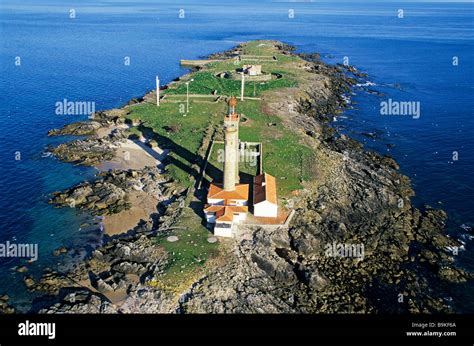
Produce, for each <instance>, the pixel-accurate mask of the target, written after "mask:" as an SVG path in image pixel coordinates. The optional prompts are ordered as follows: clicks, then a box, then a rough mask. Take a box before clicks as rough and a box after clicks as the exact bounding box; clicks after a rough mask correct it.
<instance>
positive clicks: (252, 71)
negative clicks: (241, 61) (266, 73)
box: [243, 65, 262, 76]
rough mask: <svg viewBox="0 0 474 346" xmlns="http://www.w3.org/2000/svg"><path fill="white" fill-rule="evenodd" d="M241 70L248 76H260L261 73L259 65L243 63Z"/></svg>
mask: <svg viewBox="0 0 474 346" xmlns="http://www.w3.org/2000/svg"><path fill="white" fill-rule="evenodd" d="M243 70H244V73H245V74H247V75H249V76H260V75H261V74H262V66H261V65H244V66H243Z"/></svg>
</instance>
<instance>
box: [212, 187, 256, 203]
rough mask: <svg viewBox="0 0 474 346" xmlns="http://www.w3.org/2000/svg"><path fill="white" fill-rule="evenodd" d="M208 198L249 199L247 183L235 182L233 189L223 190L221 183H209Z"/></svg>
mask: <svg viewBox="0 0 474 346" xmlns="http://www.w3.org/2000/svg"><path fill="white" fill-rule="evenodd" d="M207 198H208V199H224V200H230V199H234V200H245V201H248V199H249V185H248V184H237V185H235V190H233V191H225V190H224V189H223V188H222V184H211V186H210V187H209V192H208V193H207Z"/></svg>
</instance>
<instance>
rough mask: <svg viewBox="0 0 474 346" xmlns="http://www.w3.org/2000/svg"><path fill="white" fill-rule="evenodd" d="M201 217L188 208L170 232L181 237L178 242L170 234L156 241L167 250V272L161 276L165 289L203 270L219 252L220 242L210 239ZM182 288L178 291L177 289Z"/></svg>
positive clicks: (160, 283)
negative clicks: (169, 239) (208, 239)
mask: <svg viewBox="0 0 474 346" xmlns="http://www.w3.org/2000/svg"><path fill="white" fill-rule="evenodd" d="M201 222H202V219H201V217H199V216H198V215H196V214H195V213H194V211H193V210H192V209H191V208H186V209H185V210H184V211H183V214H182V216H181V217H180V220H179V222H178V223H177V224H176V225H174V227H180V228H183V229H175V230H173V232H172V233H171V234H169V235H175V236H177V237H178V238H179V240H178V241H176V242H169V241H167V240H166V238H167V237H168V236H169V235H166V236H162V237H158V238H157V239H156V241H157V244H158V245H160V246H162V247H163V248H164V249H165V250H166V251H167V252H168V256H169V257H168V266H167V268H166V269H165V273H164V274H163V275H162V276H161V277H159V278H158V280H159V283H156V284H159V285H160V286H162V287H163V288H165V289H171V290H173V289H176V288H178V287H180V286H181V285H182V284H186V282H187V281H188V280H189V279H190V278H192V277H194V276H196V275H200V274H201V273H202V270H203V269H204V267H205V264H206V262H207V261H208V260H209V259H210V258H214V257H216V256H217V255H218V254H219V250H218V243H214V244H211V243H209V242H208V241H207V238H209V237H210V236H211V234H210V232H209V230H208V229H207V228H205V227H204V226H202V225H201ZM178 291H179V290H178Z"/></svg>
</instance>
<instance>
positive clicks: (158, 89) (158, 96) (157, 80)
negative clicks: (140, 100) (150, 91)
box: [156, 76, 160, 106]
mask: <svg viewBox="0 0 474 346" xmlns="http://www.w3.org/2000/svg"><path fill="white" fill-rule="evenodd" d="M156 105H157V106H159V105H160V78H159V77H158V76H156Z"/></svg>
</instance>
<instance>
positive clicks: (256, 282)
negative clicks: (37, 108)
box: [1, 41, 469, 313]
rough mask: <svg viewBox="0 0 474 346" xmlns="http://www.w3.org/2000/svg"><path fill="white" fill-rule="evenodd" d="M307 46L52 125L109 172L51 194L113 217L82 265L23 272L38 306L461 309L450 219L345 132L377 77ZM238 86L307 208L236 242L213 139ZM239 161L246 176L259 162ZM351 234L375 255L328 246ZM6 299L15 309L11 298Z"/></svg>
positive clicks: (247, 133)
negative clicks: (418, 199)
mask: <svg viewBox="0 0 474 346" xmlns="http://www.w3.org/2000/svg"><path fill="white" fill-rule="evenodd" d="M294 50H295V49H294V47H291V46H289V45H286V44H284V43H281V42H276V41H251V42H247V43H243V44H240V45H238V46H237V47H235V48H233V49H231V50H229V51H226V52H223V53H218V54H213V55H211V56H209V57H208V58H207V59H205V60H200V61H186V62H184V63H185V64H186V65H190V66H192V70H191V72H190V73H189V74H187V75H185V76H182V77H180V78H178V79H176V80H175V81H173V82H172V83H170V84H169V85H167V86H166V87H164V88H162V90H160V95H159V96H158V97H159V101H160V104H159V106H157V104H156V101H157V95H156V91H151V92H149V93H147V94H146V95H144V96H143V97H142V98H140V99H134V100H132V101H130V102H129V104H127V105H126V106H124V107H123V108H120V109H113V110H108V111H101V112H96V113H94V114H93V116H92V117H91V118H92V119H90V121H85V122H79V123H74V124H70V125H67V126H66V127H64V128H62V129H59V130H52V131H50V133H49V135H51V136H58V135H65V134H67V135H79V136H85V137H84V138H81V139H77V140H74V141H71V142H66V143H63V144H60V145H59V146H57V147H52V148H50V151H51V152H52V153H53V154H54V155H55V156H56V157H57V158H58V159H60V160H63V161H66V162H71V163H74V164H78V165H89V166H94V167H97V169H98V170H99V172H100V173H99V174H98V176H97V179H95V180H93V181H88V182H84V183H82V184H79V185H78V186H74V187H71V188H70V189H68V190H67V191H61V192H56V193H54V194H53V195H52V196H51V203H53V204H55V205H57V206H58V207H72V208H80V209H83V210H87V211H89V212H91V213H93V214H95V215H99V216H101V217H103V223H102V224H103V228H104V233H105V235H106V237H105V239H104V244H103V245H102V246H101V247H98V248H96V249H95V250H93V252H92V253H91V254H90V255H89V256H88V257H87V258H86V259H85V260H84V261H81V262H78V263H76V264H75V265H74V267H73V268H72V269H70V270H67V271H62V272H59V271H53V270H48V271H46V272H45V273H44V274H43V276H42V277H41V278H32V277H30V276H29V275H28V273H25V274H24V275H25V284H26V285H27V287H28V289H30V290H31V291H36V292H40V293H42V294H43V296H41V297H40V298H38V299H36V300H35V302H34V304H33V306H32V309H31V312H34V313H419V312H427V313H436V312H450V311H451V307H450V304H449V301H450V299H449V296H446V294H445V291H444V290H443V287H444V286H445V285H447V284H449V283H453V282H462V281H465V280H467V279H469V274H467V273H465V272H463V271H462V270H460V269H458V268H456V267H455V266H454V259H453V255H452V253H451V250H450V249H452V248H455V247H456V246H458V245H459V244H457V243H456V241H454V240H453V239H451V238H449V237H448V236H447V235H446V234H445V232H444V226H445V219H446V215H445V213H444V212H443V211H442V210H435V209H432V208H429V207H427V208H425V209H424V210H418V209H416V208H414V207H413V206H412V204H411V201H410V199H411V197H412V196H413V195H414V191H413V190H412V188H411V186H410V182H409V179H408V178H407V177H406V176H404V175H403V174H402V173H401V172H400V171H399V167H398V164H397V163H396V162H395V161H394V160H393V159H392V158H390V157H388V156H381V155H379V154H377V153H374V152H371V151H366V150H365V149H364V148H363V147H362V145H361V144H360V143H358V142H356V141H354V140H352V139H351V138H348V137H347V136H345V135H342V134H339V133H337V132H336V131H335V130H334V129H333V128H332V127H331V124H330V122H331V120H332V119H333V117H334V116H335V115H337V114H339V113H341V112H342V111H343V110H344V108H345V107H347V106H348V104H347V95H348V94H349V93H350V90H351V87H352V86H353V85H355V84H356V83H358V82H359V81H361V80H362V79H364V78H365V75H364V74H363V73H360V72H359V71H358V70H357V69H356V68H355V67H352V66H345V65H337V66H331V65H328V64H326V63H324V62H322V61H321V60H320V58H319V55H318V54H297V53H295V52H294ZM256 66H258V68H257V67H256ZM246 69H248V70H249V72H248V73H249V77H248V78H247V81H246V82H245V88H244V90H242V88H241V86H242V85H241V81H240V79H239V78H238V73H244V70H246ZM259 75H262V76H264V77H260V78H259V77H258V76H259ZM231 96H237V97H238V96H240V97H241V101H239V112H240V114H241V123H240V136H241V138H242V139H243V140H245V141H248V142H259V143H261V144H262V146H263V148H264V149H263V151H262V152H261V155H262V156H263V157H262V158H261V159H262V160H263V165H264V168H265V170H266V171H268V172H270V173H271V174H272V175H273V176H274V177H275V178H276V180H277V186H278V196H279V201H278V202H279V205H280V206H281V207H282V208H284V209H286V210H287V211H288V212H290V211H294V215H293V217H292V218H291V221H290V222H289V223H288V224H286V225H284V226H281V227H264V226H251V225H245V226H242V227H241V229H239V236H238V237H235V238H234V239H225V238H216V237H214V236H213V234H212V231H211V230H209V229H208V228H207V224H206V222H205V219H204V218H203V212H202V210H203V207H204V205H205V203H206V193H207V188H208V187H209V184H210V183H212V182H213V181H216V180H219V179H221V178H222V162H220V161H219V159H218V157H217V155H216V154H215V153H216V152H217V150H212V147H213V146H214V147H215V148H214V149H216V148H217V149H218V147H219V145H221V144H220V143H221V142H222V139H223V134H222V132H221V131H220V125H221V123H222V119H223V118H222V115H223V114H225V112H226V104H227V100H228V98H229V97H231ZM239 169H240V173H241V176H243V177H245V176H246V175H248V176H251V175H254V174H255V171H256V169H257V168H256V167H255V165H252V164H250V163H248V162H244V163H242V164H241V165H240V168H239ZM347 244H349V245H350V244H359V245H362V246H363V253H362V256H356V257H355V256H344V255H341V256H338V255H337V254H336V255H335V254H334V253H332V254H328V248H338V246H339V245H347ZM336 252H337V251H336ZM57 255H58V256H68V250H67V249H64V251H59V252H58V254H57ZM59 258H60V257H59ZM1 306H2V309H3V310H5V311H8V312H12V311H11V308H10V307H9V306H8V304H7V299H6V298H5V299H3V300H2V305H1Z"/></svg>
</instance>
